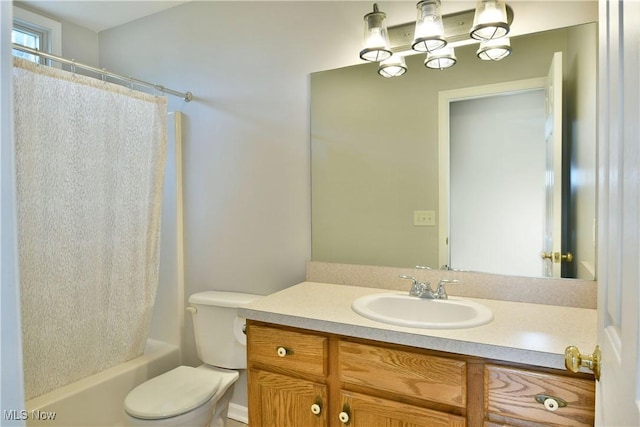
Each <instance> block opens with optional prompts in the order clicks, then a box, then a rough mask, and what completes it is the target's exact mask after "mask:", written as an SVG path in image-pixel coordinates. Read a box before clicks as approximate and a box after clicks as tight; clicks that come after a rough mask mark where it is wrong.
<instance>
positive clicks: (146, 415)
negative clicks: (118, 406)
mask: <svg viewBox="0 0 640 427" xmlns="http://www.w3.org/2000/svg"><path fill="white" fill-rule="evenodd" d="M221 381H222V379H221V376H220V374H218V373H216V372H215V371H209V370H202V369H196V368H192V367H190V366H178V367H177V368H175V369H173V370H171V371H169V372H166V373H164V374H162V375H159V376H157V377H155V378H152V379H150V380H149V381H146V382H144V383H142V384H140V385H139V386H137V387H136V388H134V389H133V390H131V392H129V394H128V395H127V397H126V399H125V401H124V407H125V410H126V412H127V413H128V414H129V415H131V416H132V417H136V418H141V419H146V420H157V419H162V418H169V417H175V416H178V415H181V414H184V413H187V412H189V411H192V410H193V409H195V408H197V407H199V406H200V405H202V404H203V403H205V402H207V401H208V400H209V399H211V397H212V396H213V395H214V394H215V392H216V391H217V390H218V388H219V387H220V382H221Z"/></svg>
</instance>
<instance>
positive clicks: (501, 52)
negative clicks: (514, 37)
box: [476, 37, 511, 61]
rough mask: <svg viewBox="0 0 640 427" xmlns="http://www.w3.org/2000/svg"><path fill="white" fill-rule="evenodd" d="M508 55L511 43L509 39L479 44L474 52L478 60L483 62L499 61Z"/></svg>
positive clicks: (504, 38)
mask: <svg viewBox="0 0 640 427" xmlns="http://www.w3.org/2000/svg"><path fill="white" fill-rule="evenodd" d="M510 54H511V41H510V40H509V37H503V38H501V39H494V40H486V41H483V42H480V47H479V48H478V50H477V51H476V55H477V56H478V58H480V59H482V60H484V61H500V60H501V59H504V58H506V57H507V56H509V55H510Z"/></svg>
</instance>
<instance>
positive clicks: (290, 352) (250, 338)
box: [247, 324, 329, 377]
mask: <svg viewBox="0 0 640 427" xmlns="http://www.w3.org/2000/svg"><path fill="white" fill-rule="evenodd" d="M328 341H329V340H328V338H326V337H323V336H320V335H314V334H309V333H300V332H295V331H290V330H287V329H279V328H270V327H264V326H259V325H251V324H250V325H249V326H248V328H247V353H248V359H249V361H250V362H255V363H262V364H267V365H269V366H272V367H277V368H283V369H286V370H287V371H294V372H300V373H307V374H313V375H320V376H323V377H324V376H326V375H327V372H328V369H327V366H328V360H327V356H328Z"/></svg>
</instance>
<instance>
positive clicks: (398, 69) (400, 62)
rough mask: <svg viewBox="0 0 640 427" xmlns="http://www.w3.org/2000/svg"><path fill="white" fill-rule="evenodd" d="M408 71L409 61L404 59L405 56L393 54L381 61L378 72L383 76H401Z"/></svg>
mask: <svg viewBox="0 0 640 427" xmlns="http://www.w3.org/2000/svg"><path fill="white" fill-rule="evenodd" d="M406 72H407V63H406V62H405V60H404V56H400V55H397V54H396V55H391V57H390V58H387V59H385V60H384V61H382V62H381V63H380V66H379V67H378V74H380V75H381V76H382V77H386V78H390V77H400V76H401V75H403V74H404V73H406Z"/></svg>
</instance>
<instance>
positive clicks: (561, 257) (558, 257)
mask: <svg viewBox="0 0 640 427" xmlns="http://www.w3.org/2000/svg"><path fill="white" fill-rule="evenodd" d="M541 256H542V259H548V260H551V261H553V262H555V263H559V262H561V261H566V262H572V261H573V254H572V253H571V252H567V253H566V254H561V253H560V252H542V255H541Z"/></svg>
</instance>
